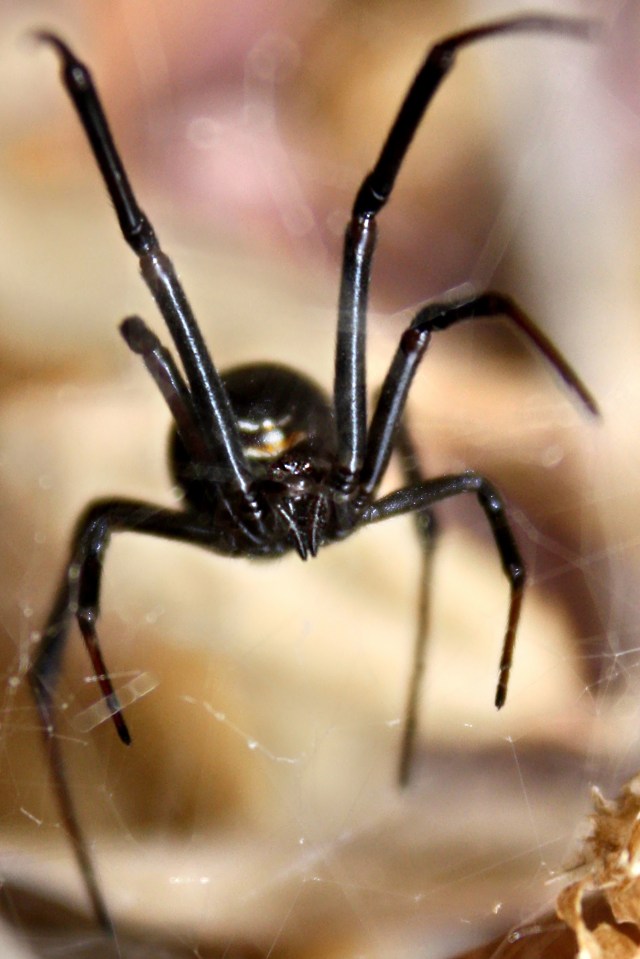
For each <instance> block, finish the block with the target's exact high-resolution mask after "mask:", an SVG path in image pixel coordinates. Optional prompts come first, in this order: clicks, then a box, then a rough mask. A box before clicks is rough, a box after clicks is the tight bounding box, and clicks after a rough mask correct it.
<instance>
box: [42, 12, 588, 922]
mask: <svg viewBox="0 0 640 959" xmlns="http://www.w3.org/2000/svg"><path fill="white" fill-rule="evenodd" d="M527 31H538V32H541V31H544V32H548V33H555V34H561V35H564V36H567V37H577V38H584V37H587V36H588V35H589V33H590V31H591V24H590V23H588V22H586V21H584V20H576V19H564V18H555V17H548V16H525V17H519V18H513V19H510V20H503V21H499V22H496V23H492V24H488V25H486V26H482V27H478V28H476V29H472V30H468V31H465V32H462V33H458V34H455V35H453V36H450V37H448V38H447V39H445V40H443V41H441V42H440V43H438V44H437V45H436V46H434V47H433V48H432V49H431V51H430V52H429V54H428V56H427V57H426V59H425V61H424V63H423V65H422V67H421V68H420V70H419V72H418V74H417V76H416V78H415V80H414V82H413V84H412V86H411V87H410V89H409V92H408V93H407V96H406V98H405V100H404V102H403V104H402V106H401V108H400V111H399V113H398V115H397V117H396V119H395V121H394V123H393V125H392V127H391V130H390V132H389V134H388V136H387V139H386V141H385V143H384V145H383V148H382V151H381V153H380V156H379V158H378V160H377V162H376V164H375V166H374V167H373V170H372V171H371V172H370V173H369V174H368V176H367V177H366V178H365V179H364V181H363V183H362V185H361V187H360V189H359V191H358V193H357V195H356V199H355V202H354V206H353V210H352V213H351V218H350V220H349V222H348V225H347V230H346V237H345V245H344V255H343V263H342V274H341V276H342V279H341V288H340V299H339V315H338V329H337V341H336V354H335V356H336V360H335V377H334V392H333V400H330V399H329V398H328V397H327V396H325V394H324V393H323V391H322V390H321V389H320V388H319V387H317V386H316V385H315V384H314V383H312V382H311V381H310V380H309V379H307V377H305V376H303V375H301V374H300V373H298V372H295V371H293V370H290V369H287V368H285V367H283V366H276V365H271V364H264V363H262V364H256V365H252V366H245V367H242V368H239V369H235V370H232V371H230V372H228V373H226V374H225V375H221V374H219V373H218V371H217V369H216V367H215V366H214V364H213V361H212V359H211V356H210V354H209V351H208V349H207V347H206V345H205V343H204V340H203V338H202V334H201V332H200V329H199V327H198V325H197V323H196V320H195V318H194V316H193V313H192V311H191V308H190V306H189V303H188V301H187V298H186V296H185V293H184V291H183V289H182V286H181V285H180V282H179V280H178V278H177V275H176V273H175V270H174V268H173V265H172V263H171V261H170V260H169V258H168V257H167V256H166V254H165V253H164V252H163V251H162V249H161V247H160V245H159V243H158V240H157V238H156V235H155V233H154V230H153V228H152V226H151V224H150V222H149V220H148V219H147V217H146V216H145V214H144V213H143V212H142V210H141V209H140V207H139V206H138V203H137V200H136V198H135V196H134V193H133V191H132V189H131V186H130V184H129V181H128V178H127V175H126V173H125V170H124V167H123V165H122V162H121V160H120V157H119V155H118V152H117V150H116V147H115V145H114V143H113V140H112V137H111V133H110V131H109V127H108V125H107V121H106V119H105V116H104V113H103V110H102V107H101V104H100V101H99V99H98V96H97V93H96V90H95V88H94V86H93V82H92V80H91V76H90V74H89V71H88V70H87V68H86V67H85V66H84V65H83V64H82V63H81V62H80V61H79V60H78V59H77V58H76V57H75V55H74V54H73V53H72V52H71V50H70V49H69V47H68V46H67V45H66V44H65V43H64V42H63V41H62V40H60V39H59V38H58V37H57V36H54V35H53V34H51V33H47V32H41V33H39V34H38V37H39V39H40V40H42V41H44V42H46V43H48V44H50V45H51V46H52V47H53V48H54V50H55V51H56V53H57V54H58V55H59V57H60V61H61V64H62V77H63V82H64V84H65V87H66V89H67V92H68V94H69V96H70V97H71V99H72V101H73V104H74V106H75V108H76V110H77V112H78V115H79V118H80V121H81V123H82V125H83V127H84V130H85V133H86V135H87V137H88V139H89V141H90V144H91V147H92V149H93V153H94V156H95V159H96V161H97V163H98V166H99V168H100V171H101V173H102V177H103V179H104V182H105V185H106V187H107V190H108V192H109V195H110V197H111V200H112V203H113V205H114V207H115V210H116V213H117V216H118V220H119V223H120V228H121V230H122V234H123V236H124V238H125V240H126V241H127V243H128V244H129V246H130V247H131V248H132V250H133V251H134V253H135V254H136V255H137V257H138V259H139V262H140V269H141V272H142V276H143V278H144V280H145V282H146V284H147V286H148V287H149V290H150V291H151V293H152V295H153V298H154V299H155V301H156V304H157V306H158V309H159V310H160V313H161V314H162V317H163V319H164V321H165V323H166V325H167V327H168V329H169V333H170V334H171V337H172V339H173V342H174V345H175V348H176V350H177V353H178V356H179V358H180V362H181V366H182V371H181V370H180V369H179V368H178V366H177V364H176V362H175V361H174V359H173V357H172V355H171V353H170V352H169V351H168V350H167V349H166V348H165V347H164V346H162V344H161V343H160V341H159V339H158V338H157V336H156V335H155V334H154V333H153V332H152V331H151V330H150V329H149V328H148V327H147V326H146V325H145V323H144V322H143V321H142V320H141V319H140V318H139V317H130V318H129V319H127V320H125V321H124V323H123V324H122V326H121V332H122V335H123V337H124V339H125V341H126V343H127V345H128V346H129V347H130V348H131V350H133V351H134V352H135V353H137V354H139V355H140V356H141V357H142V359H143V361H144V363H145V365H146V367H147V369H148V371H149V373H150V374H151V376H152V378H153V380H154V381H155V383H156V385H157V387H158V388H159V390H160V392H161V393H162V396H163V397H164V400H165V401H166V403H167V405H168V407H169V410H170V412H171V415H172V418H173V421H174V431H173V435H172V440H171V465H172V469H173V472H174V475H175V478H176V479H177V481H178V483H179V484H180V486H181V487H182V489H183V490H184V493H185V499H184V504H183V508H181V509H177V510H168V509H163V508H159V507H157V506H154V505H150V504H147V503H144V502H135V501H130V500H125V499H108V500H103V501H100V502H96V503H93V504H92V505H91V506H90V507H89V508H88V509H87V511H86V512H85V513H84V514H83V516H82V517H81V518H80V521H79V522H78V525H77V529H76V532H75V535H74V538H73V543H72V548H71V557H70V560H69V564H68V566H67V569H66V572H65V575H64V577H63V579H62V582H61V585H60V588H59V590H58V594H57V597H56V599H55V602H54V604H53V608H52V610H51V613H50V616H49V619H48V622H47V624H46V627H45V629H44V631H43V635H42V639H41V642H40V645H39V648H38V651H37V655H36V657H35V660H34V662H33V665H32V666H31V669H30V671H29V679H30V683H31V686H32V688H33V691H34V694H35V698H36V702H37V705H38V710H39V713H40V718H41V721H42V727H43V729H44V732H45V735H46V739H47V743H48V747H49V755H50V758H51V766H52V771H53V781H54V785H55V788H56V791H57V795H58V799H59V802H60V807H61V811H62V815H63V817H64V821H65V825H66V827H67V829H68V832H69V834H70V836H71V839H72V841H73V845H74V849H75V854H76V856H77V858H78V861H79V864H80V867H81V869H82V872H83V876H84V879H85V882H86V885H87V889H88V892H89V895H90V897H91V901H92V904H93V908H94V910H95V913H96V916H97V918H98V920H99V922H100V923H101V924H102V926H103V927H104V928H105V929H110V928H111V923H110V918H109V914H108V911H107V908H106V905H105V902H104V899H103V896H102V893H101V890H100V886H99V884H98V882H97V879H96V876H95V873H94V869H93V865H92V862H91V858H90V856H89V853H88V850H87V845H86V842H85V839H84V836H83V833H82V830H81V828H80V826H79V823H78V819H77V816H76V813H75V809H74V805H73V802H72V799H71V795H70V793H69V789H68V784H67V780H66V777H65V774H64V767H63V760H62V755H61V751H60V743H59V738H58V736H57V734H56V717H55V710H54V702H53V695H54V691H55V687H56V681H57V678H58V675H59V672H60V669H61V663H62V654H63V650H64V645H65V642H66V638H67V634H68V632H69V627H70V624H71V621H72V620H73V618H75V619H76V620H77V622H78V625H79V627H80V631H81V633H82V636H83V639H84V642H85V644H86V647H87V650H88V652H89V655H90V657H91V661H92V664H93V668H94V670H95V674H96V677H97V679H98V682H99V684H100V688H101V691H102V695H103V696H104V698H105V700H106V701H107V704H108V706H109V711H110V714H111V717H112V719H113V721H114V724H115V726H116V729H117V731H118V734H119V736H120V738H121V739H122V740H123V742H125V743H129V742H130V736H129V731H128V728H127V725H126V723H125V720H124V718H123V716H122V712H121V708H120V705H119V702H118V698H117V695H116V693H115V692H114V690H113V687H112V684H111V679H110V677H109V673H108V670H107V668H106V666H105V664H104V661H103V658H102V653H101V650H100V646H99V642H98V636H97V632H96V622H97V619H98V606H99V596H100V581H101V575H102V568H103V563H104V558H105V553H106V548H107V545H108V542H109V538H110V536H111V534H112V533H117V532H135V533H146V534H149V535H152V536H162V537H167V538H169V539H175V540H181V541H184V542H188V543H193V544H195V545H198V546H203V547H206V548H207V549H211V550H215V551H217V552H220V553H223V554H226V555H228V556H250V557H265V558H268V557H276V556H280V555H281V554H283V553H285V552H287V551H288V550H297V552H298V553H299V555H300V556H301V557H302V559H305V558H307V557H308V556H315V555H316V553H317V552H318V550H319V549H320V548H321V547H324V546H327V545H328V544H330V543H331V542H333V541H334V540H339V539H343V538H344V537H346V536H349V535H351V534H352V533H353V532H355V531H356V530H357V529H359V528H360V527H362V526H365V525H367V524H369V523H376V522H379V521H381V520H385V519H389V518H391V517H392V516H397V515H399V514H402V513H412V514H414V515H415V517H416V521H417V522H416V525H417V529H418V534H419V537H420V542H421V544H422V552H423V557H424V570H423V572H424V573H425V575H426V570H427V567H428V559H429V554H430V550H431V547H432V519H431V512H430V510H431V507H432V505H433V504H434V503H436V502H438V501H440V500H443V499H445V498H447V497H451V496H457V495H459V494H461V493H473V494H474V495H475V496H476V497H477V500H478V503H479V505H480V507H481V508H482V510H483V511H484V513H485V515H486V518H487V520H488V522H489V526H490V528H491V531H492V533H493V537H494V540H495V543H496V547H497V550H498V553H499V556H500V560H501V563H502V567H503V570H504V573H505V576H506V577H507V579H508V582H509V586H510V592H511V598H510V605H509V613H508V618H507V628H506V633H505V638H504V644H503V649H502V657H501V661H500V670H499V678H498V687H497V692H496V699H495V702H496V705H497V706H498V707H500V706H502V704H503V703H504V700H505V696H506V691H507V683H508V678H509V671H510V668H511V660H512V653H513V646H514V642H515V636H516V628H517V624H518V617H519V613H520V606H521V600H522V592H523V588H524V582H525V570H524V566H523V562H522V559H521V557H520V553H519V551H518V547H517V545H516V542H515V540H514V537H513V534H512V532H511V530H510V528H509V524H508V522H507V518H506V515H505V510H504V506H503V503H502V500H501V498H500V495H499V493H498V492H497V490H496V489H495V488H494V486H493V485H492V484H491V483H490V482H489V481H488V480H487V479H485V478H483V477H482V476H479V475H477V474H476V473H472V472H466V473H463V474H460V475H449V476H442V477H439V478H437V479H425V478H424V477H423V476H422V474H421V472H420V469H419V467H418V465H417V463H418V460H417V457H416V456H415V452H414V450H413V447H412V444H411V442H410V439H409V436H408V433H407V430H406V427H405V425H404V423H403V414H404V408H405V403H406V399H407V394H408V391H409V387H410V385H411V382H412V379H413V376H414V374H415V372H416V369H417V367H418V364H419V363H420V361H421V359H422V357H423V356H424V354H425V351H426V349H427V346H428V344H429V341H430V339H431V336H432V334H433V333H435V332H438V331H441V330H445V329H448V328H449V327H450V326H453V325H454V324H456V323H459V322H461V321H463V320H470V319H474V318H481V317H495V316H503V317H506V318H507V319H509V320H511V322H512V323H514V324H515V325H516V326H517V327H518V328H519V329H520V331H521V332H522V333H523V334H524V335H525V336H526V337H528V339H529V340H530V341H531V342H532V343H533V345H534V346H535V347H537V348H538V349H539V350H540V352H541V353H542V354H543V356H545V357H546V359H547V360H548V361H549V362H550V363H551V364H552V366H554V367H555V369H556V371H557V372H558V373H559V374H560V376H561V378H562V379H563V380H564V382H565V383H566V384H567V385H568V386H569V387H571V388H572V389H573V390H574V391H575V392H576V393H577V395H578V396H579V398H580V399H581V400H582V402H583V403H584V404H585V405H586V406H587V408H588V409H589V410H591V411H592V412H595V411H596V406H595V403H594V401H593V399H592V397H591V395H590V393H589V392H588V390H587V389H586V388H585V386H584V385H583V384H582V382H581V381H580V380H579V378H578V377H577V376H576V374H575V373H574V372H573V371H572V370H571V368H570V367H569V366H568V364H567V363H566V362H565V361H564V360H563V358H562V357H561V356H560V354H559V353H558V351H557V350H556V349H555V347H554V346H553V345H552V344H551V343H550V342H549V340H548V339H547V338H546V337H545V336H544V335H543V334H542V333H541V332H540V331H539V330H538V329H537V328H536V327H535V326H534V325H533V323H532V322H531V320H529V318H528V317H527V316H526V314H525V313H524V312H523V311H522V310H521V309H520V308H519V307H518V306H516V304H515V303H514V302H513V301H512V300H510V299H509V298H508V297H505V296H502V295H501V294H498V293H482V294H480V295H477V296H471V297H469V298H467V299H465V300H457V301H446V302H442V303H430V304H428V305H427V306H425V307H424V308H423V309H421V310H420V311H419V313H418V314H417V316H416V317H415V319H414V320H413V322H412V323H411V324H410V326H409V327H408V328H407V329H406V330H405V332H404V333H403V334H402V336H401V339H400V343H399V346H398V349H397V351H396V354H395V356H394V358H393V360H392V362H391V365H390V368H389V371H388V373H387V376H386V378H385V380H384V382H383V384H382V388H381V390H380V392H379V396H378V399H377V402H376V403H375V407H374V411H373V415H372V417H371V420H370V421H368V419H367V410H366V375H365V332H366V318H367V297H368V287H369V279H370V274H371V265H372V258H373V252H374V247H375V242H376V229H377V227H376V218H377V215H378V213H379V212H380V210H381V209H382V207H383V206H384V205H385V203H386V202H387V200H388V198H389V195H390V193H391V191H392V188H393V185H394V183H395V179H396V176H397V174H398V171H399V169H400V166H401V164H402V161H403V159H404V157H405V154H406V152H407V149H408V147H409V145H410V143H411V141H412V139H413V136H414V134H415V131H416V129H417V127H418V125H419V123H420V121H421V119H422V116H423V114H424V112H425V110H426V108H427V106H428V104H429V102H430V100H431V98H432V97H433V95H434V93H435V92H436V90H437V88H438V87H439V85H440V83H441V81H442V79H443V78H444V76H445V75H446V74H447V72H448V71H449V69H450V68H451V66H452V65H453V62H454V58H455V55H456V53H457V51H458V50H459V49H460V48H462V47H464V46H467V45H468V44H470V43H473V42H475V41H477V40H481V39H484V38H485V37H490V36H495V35H498V34H507V33H522V32H527ZM394 451H395V452H396V453H397V454H398V455H399V457H400V460H401V463H402V465H403V469H404V474H405V478H406V485H404V486H403V487H402V488H401V489H399V490H397V491H396V492H393V493H390V494H388V495H386V496H384V497H382V498H376V491H377V489H378V487H379V484H380V481H381V479H382V477H383V476H384V474H385V471H386V468H387V465H388V463H389V459H390V457H391V455H392V453H393V452H394ZM426 618H427V613H426V603H425V602H421V603H420V607H419V615H418V633H417V642H416V649H415V658H414V669H413V675H412V680H411V684H410V691H409V697H408V703H407V710H406V716H405V723H404V733H403V738H402V744H401V751H400V771H399V777H400V780H401V782H402V783H405V782H406V780H407V778H408V772H409V763H410V757H411V752H412V745H413V740H414V735H415V724H416V713H417V705H418V691H419V682H420V676H421V671H422V664H423V659H424V642H425V634H426Z"/></svg>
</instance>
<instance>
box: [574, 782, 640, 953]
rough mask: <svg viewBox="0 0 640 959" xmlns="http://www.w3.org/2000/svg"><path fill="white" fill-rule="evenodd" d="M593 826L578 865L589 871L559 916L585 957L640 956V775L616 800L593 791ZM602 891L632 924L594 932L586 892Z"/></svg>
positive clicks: (619, 918) (618, 918) (606, 925)
mask: <svg viewBox="0 0 640 959" xmlns="http://www.w3.org/2000/svg"><path fill="white" fill-rule="evenodd" d="M593 804H594V810H595V811H594V813H593V815H592V817H591V818H592V828H591V832H590V834H589V836H588V837H587V839H586V841H585V846H584V852H583V857H582V860H581V861H580V862H579V863H578V866H577V868H578V869H579V870H580V871H581V872H584V875H583V877H582V878H581V879H579V880H578V881H577V882H574V883H572V884H571V885H570V886H568V887H567V888H566V889H564V890H563V891H562V893H561V894H560V896H559V897H558V903H557V912H558V916H559V917H560V918H561V919H563V920H564V921H565V922H566V923H567V925H569V926H570V927H571V928H572V929H573V931H574V932H575V934H576V938H577V940H578V946H579V952H578V955H579V956H580V959H601V957H603V959H604V957H606V959H632V957H640V946H638V943H637V942H636V941H635V939H636V938H637V935H634V933H637V931H638V930H639V929H640V775H636V776H634V778H633V779H631V780H630V781H629V782H628V783H626V784H625V786H624V787H623V789H622V792H621V793H620V796H619V797H618V798H617V799H615V800H608V799H605V798H604V796H603V795H602V793H601V792H600V791H599V790H598V789H596V788H594V790H593ZM590 891H599V892H602V893H603V895H604V897H605V899H606V901H607V902H608V904H609V906H610V907H611V911H612V913H613V917H614V920H615V922H616V923H630V924H632V925H631V927H630V929H628V930H626V931H622V930H621V929H620V928H619V927H618V926H617V925H614V924H613V923H611V922H602V923H600V924H599V925H597V926H596V928H595V929H593V930H591V929H589V928H588V927H587V925H586V923H585V922H584V919H583V915H582V900H583V897H584V895H585V893H587V892H590Z"/></svg>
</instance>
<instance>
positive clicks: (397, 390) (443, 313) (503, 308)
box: [360, 292, 598, 493]
mask: <svg viewBox="0 0 640 959" xmlns="http://www.w3.org/2000/svg"><path fill="white" fill-rule="evenodd" d="M494 317H504V318H506V319H508V320H510V321H511V322H512V323H513V324H514V325H515V326H516V327H517V328H518V329H519V330H520V332H521V333H523V334H524V335H525V336H526V337H527V339H529V340H530V342H531V343H533V345H534V346H535V347H536V348H537V349H538V350H539V351H540V352H541V353H542V355H543V356H544V358H545V359H546V360H547V361H548V362H549V363H550V364H551V366H553V368H554V369H555V370H556V372H557V373H558V374H559V376H560V377H561V379H562V380H563V382H564V383H565V384H566V385H567V386H568V387H569V388H570V389H572V390H573V391H574V392H575V393H576V395H577V396H578V398H579V399H580V400H581V401H582V403H584V405H585V406H586V408H587V409H588V410H589V412H590V413H592V414H594V415H597V414H598V407H597V404H596V401H595V399H594V398H593V396H592V395H591V393H590V392H589V390H588V389H587V387H586V386H585V385H584V383H583V382H582V380H581V379H580V378H579V376H578V375H577V373H575V372H574V370H573V369H572V368H571V367H570V366H569V364H568V363H567V361H566V360H565V359H564V357H563V356H562V354H561V353H560V352H559V351H558V350H557V349H556V347H555V346H554V345H553V343H552V342H551V341H550V340H549V339H548V338H547V337H546V336H545V335H544V333H542V331H541V330H539V329H538V327H537V326H536V325H535V324H534V322H533V320H531V319H530V318H529V316H527V314H526V313H525V312H524V310H522V309H521V308H520V307H519V306H518V305H517V304H516V303H514V301H513V300H512V299H510V297H507V296H503V295H502V294H501V293H494V292H489V293H482V294H480V295H479V296H473V297H471V298H466V299H463V300H454V301H452V302H450V303H429V304H428V305H427V306H425V307H424V308H423V309H422V310H420V311H419V313H418V314H417V315H416V317H415V318H414V319H413V321H412V323H411V325H410V326H408V327H407V329H406V330H405V331H404V333H403V334H402V336H401V338H400V344H399V346H398V349H397V350H396V353H395V356H394V358H393V360H392V362H391V366H390V367H389V371H388V373H387V375H386V377H385V380H384V383H383V385H382V389H381V390H380V395H379V398H378V402H377V404H376V408H375V411H374V414H373V417H372V420H371V426H370V428H369V435H368V437H367V447H366V453H365V459H364V464H363V467H362V472H361V474H360V480H361V483H362V485H363V488H364V490H365V492H367V493H372V492H373V491H374V490H375V488H376V487H377V485H378V483H379V482H380V480H381V478H382V476H383V475H384V472H385V470H386V468H387V465H388V462H389V457H390V456H391V451H392V448H393V443H394V435H395V432H396V430H397V428H398V424H399V422H400V418H401V416H402V413H403V410H404V407H405V403H406V400H407V395H408V393H409V389H410V387H411V383H412V381H413V377H414V375H415V373H416V370H417V368H418V364H419V363H420V361H421V359H422V357H423V356H424V354H425V352H426V350H427V347H428V346H429V342H430V340H431V334H432V333H436V332H440V331H442V330H446V329H448V328H449V327H450V326H454V325H455V324H456V323H461V322H463V321H464V320H474V319H491V318H494Z"/></svg>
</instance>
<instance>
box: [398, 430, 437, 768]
mask: <svg viewBox="0 0 640 959" xmlns="http://www.w3.org/2000/svg"><path fill="white" fill-rule="evenodd" d="M394 448H395V452H396V453H397V454H398V457H399V459H400V465H401V468H402V473H403V476H404V479H405V484H406V485H407V486H415V485H417V484H419V483H422V482H424V479H425V477H424V475H423V472H422V470H421V468H420V463H419V457H418V453H417V450H416V448H415V445H414V443H413V440H412V439H411V435H410V433H409V430H408V429H407V425H406V419H402V420H401V421H400V423H399V425H398V428H397V431H396V435H395V439H394ZM413 520H414V523H415V529H416V533H417V536H418V542H419V546H420V555H421V563H420V580H419V592H418V615H417V619H416V634H415V642H414V648H413V665H412V670H411V678H410V681H409V688H408V695H407V704H406V707H405V712H404V719H403V729H402V740H401V744H400V758H399V762H398V782H399V784H400V785H401V786H406V785H407V784H408V782H409V776H410V773H411V763H412V760H413V754H414V750H415V740H416V732H417V728H418V709H419V706H420V693H421V690H422V685H423V677H424V670H425V665H426V653H427V642H428V638H429V613H430V607H429V597H430V594H431V564H432V558H433V550H434V547H435V540H436V536H437V533H438V527H437V523H436V519H435V516H434V513H433V510H431V509H424V510H421V511H419V512H415V513H414V514H413Z"/></svg>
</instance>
